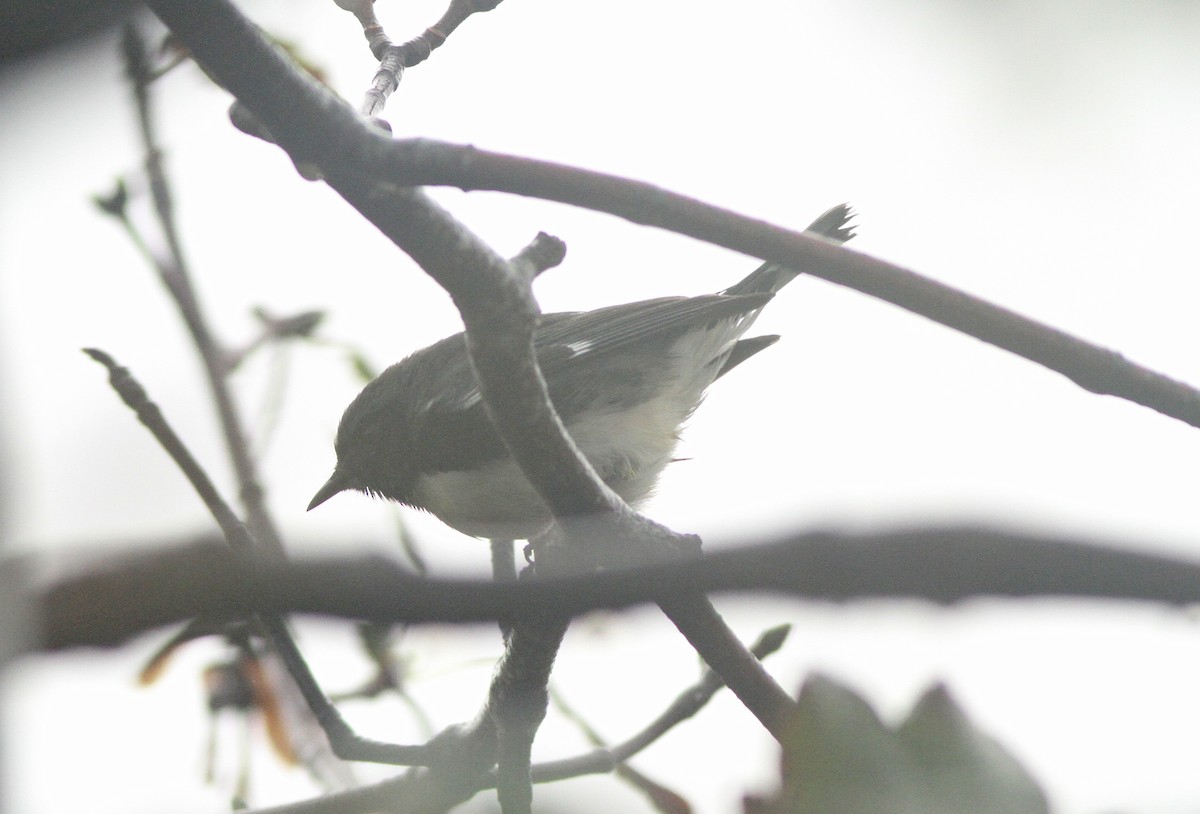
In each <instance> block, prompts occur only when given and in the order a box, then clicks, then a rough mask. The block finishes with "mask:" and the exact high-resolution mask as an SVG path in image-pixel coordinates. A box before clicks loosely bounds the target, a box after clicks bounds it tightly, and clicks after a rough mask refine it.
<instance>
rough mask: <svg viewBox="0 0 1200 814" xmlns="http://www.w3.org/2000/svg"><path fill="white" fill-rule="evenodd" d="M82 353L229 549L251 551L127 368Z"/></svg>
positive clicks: (242, 530)
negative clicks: (100, 369)
mask: <svg viewBox="0 0 1200 814" xmlns="http://www.w3.org/2000/svg"><path fill="white" fill-rule="evenodd" d="M83 352H84V353H86V354H87V355H88V356H90V357H91V358H92V359H95V360H96V361H97V362H99V363H100V364H102V365H104V367H105V368H107V369H108V381H109V384H111V385H112V388H113V390H115V391H116V392H117V395H119V396H120V397H121V400H122V401H123V402H125V404H126V406H128V407H129V409H131V410H133V412H134V413H135V414H136V415H137V417H138V421H140V422H142V424H143V425H145V427H146V429H148V430H150V432H151V434H152V435H153V436H154V438H155V440H156V441H158V443H159V445H160V446H162V448H163V449H164V450H166V452H167V454H168V455H170V456H171V460H173V461H174V462H175V465H176V466H178V467H179V468H180V469H181V470H182V471H183V474H184V476H186V477H187V479H188V482H189V483H190V484H191V485H192V488H193V489H195V490H196V493H197V494H198V495H200V499H201V500H203V501H204V505H205V506H206V507H207V508H208V511H209V513H210V514H211V515H212V516H213V519H214V520H216V521H217V525H218V526H220V527H221V531H222V533H223V534H224V535H225V539H226V541H227V542H228V543H229V545H230V547H231V548H232V549H233V550H234V551H237V552H241V553H243V554H250V553H251V552H253V551H254V541H253V539H251V537H250V533H249V532H248V531H247V530H246V527H245V526H244V525H242V521H241V520H239V519H238V517H237V515H235V514H234V513H233V509H231V508H229V504H228V503H226V502H225V499H224V498H222V497H221V495H220V493H219V492H218V491H217V487H216V486H214V485H213V482H212V481H211V480H210V479H209V477H208V473H207V472H205V471H204V468H203V467H201V466H200V464H199V463H198V462H197V461H196V459H195V458H194V457H193V456H192V453H191V452H190V451H189V450H188V448H187V446H186V445H185V444H184V443H183V441H182V440H181V439H180V438H179V436H178V435H176V434H175V431H174V430H173V429H171V425H170V424H168V423H167V420H166V419H165V418H164V417H163V414H162V411H161V410H159V409H158V405H157V404H155V403H154V402H153V401H151V400H150V397H149V396H148V395H146V390H145V389H144V388H143V387H142V386H141V384H139V383H138V381H137V379H135V378H134V377H133V374H131V373H130V372H129V370H128V369H127V368H124V367H121V366H120V365H118V364H117V363H116V362H115V361H114V360H113V358H112V357H111V356H109V355H108V354H107V353H105V352H104V351H102V350H97V349H96V348H85V349H84V351H83Z"/></svg>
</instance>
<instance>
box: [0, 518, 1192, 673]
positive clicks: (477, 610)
mask: <svg viewBox="0 0 1200 814" xmlns="http://www.w3.org/2000/svg"><path fill="white" fill-rule="evenodd" d="M1145 548H1146V546H1144V545H1130V546H1129V550H1118V549H1115V548H1108V547H1101V546H1098V545H1093V544H1089V543H1086V542H1081V541H1078V540H1067V539H1053V538H1047V537H1038V536H1033V535H1028V534H1021V533H1017V532H1009V531H1001V530H995V529H989V528H979V527H954V528H927V529H906V530H899V531H891V532H879V533H874V534H837V533H832V532H810V533H797V534H793V535H790V536H788V537H784V538H782V539H779V540H776V541H774V542H768V543H761V544H757V545H750V546H747V547H744V548H738V549H737V550H733V551H719V552H716V553H712V554H709V555H707V556H706V557H704V558H703V559H697V560H688V561H684V562H677V563H667V564H662V565H657V566H648V567H644V568H638V569H635V570H630V571H608V572H603V573H597V574H589V575H586V576H575V577H559V578H555V579H546V580H542V579H538V580H522V581H520V582H516V583H502V584H500V583H494V582H489V581H485V582H481V581H475V580H445V579H427V578H423V577H418V576H415V575H413V574H412V573H411V572H410V571H406V570H405V569H403V568H401V567H399V566H398V565H395V564H393V563H391V562H390V561H388V560H382V559H379V558H365V559H362V558H355V559H345V558H343V559H324V560H316V561H310V562H296V563H273V562H266V561H261V560H257V561H253V562H246V561H234V560H233V559H232V557H231V556H230V554H229V552H228V551H226V550H223V549H213V548H211V547H207V548H185V549H178V550H168V551H159V552H151V553H141V554H137V555H130V556H129V557H125V558H110V559H109V560H107V561H106V562H105V563H104V564H103V565H102V566H101V567H98V568H95V569H93V570H91V571H89V572H87V573H83V574H79V575H75V576H71V577H68V578H63V579H61V580H60V581H58V582H56V583H54V584H51V585H49V586H44V587H41V588H36V589H34V588H31V589H30V590H35V591H36V595H34V596H32V597H31V602H32V606H33V607H35V608H37V609H39V610H40V611H41V618H42V619H43V631H42V632H43V636H42V638H41V640H40V641H39V642H37V643H34V644H33V645H31V646H35V647H41V648H42V649H45V650H58V649H63V648H69V647H79V646H82V645H115V644H119V643H121V642H124V641H126V640H128V639H129V638H130V637H131V636H134V635H136V634H138V633H140V632H142V631H145V630H149V629H151V628H154V627H158V626H160V625H165V624H169V623H171V622H177V621H180V620H183V619H189V618H191V617H193V616H197V615H208V616H213V617H222V616H224V617H233V616H241V615H244V614H246V613H248V612H251V611H254V610H262V611H281V612H282V611H287V612H303V613H319V614H327V615H331V616H340V617H344V618H347V619H369V620H373V621H379V622H409V623H418V622H489V621H495V620H497V619H501V618H511V617H512V616H514V615H518V614H522V613H554V614H560V615H563V616H573V615H577V614H580V613H583V612H586V611H589V610H595V609H597V608H622V607H629V606H631V605H635V604H639V603H643V602H651V601H659V600H661V599H662V597H664V596H670V595H672V594H675V593H681V592H683V593H686V592H688V591H691V590H694V589H695V587H696V586H699V587H701V588H702V589H704V590H705V591H710V592H712V591H760V592H770V593H778V594H785V595H790V596H794V597H800V598H806V599H819V600H835V601H846V600H854V599H862V598H880V597H888V598H916V599H925V600H928V601H930V602H935V603H938V604H951V603H955V602H959V601H962V600H965V599H970V598H973V597H980V596H996V597H1030V596H1059V597H1088V598H1093V599H1124V600H1142V601H1152V602H1165V603H1170V604H1177V605H1183V604H1191V603H1194V602H1198V601H1200V563H1197V562H1194V561H1189V560H1184V559H1179V558H1175V557H1167V556H1162V555H1155V554H1146V553H1134V552H1135V551H1137V550H1141V549H1145ZM35 562H36V561H35ZM22 565H25V566H27V567H29V568H30V570H29V571H28V573H37V571H38V569H37V568H34V567H33V564H32V563H28V562H22V561H11V560H10V561H7V562H5V563H4V568H6V569H7V568H12V567H21V566H22Z"/></svg>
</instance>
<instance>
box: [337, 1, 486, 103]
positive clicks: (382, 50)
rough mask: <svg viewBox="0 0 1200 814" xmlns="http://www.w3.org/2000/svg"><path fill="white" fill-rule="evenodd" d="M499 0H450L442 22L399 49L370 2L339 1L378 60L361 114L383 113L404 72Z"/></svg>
mask: <svg viewBox="0 0 1200 814" xmlns="http://www.w3.org/2000/svg"><path fill="white" fill-rule="evenodd" d="M501 2H502V0H450V5H449V6H448V7H447V8H446V11H445V12H444V13H443V14H442V17H441V19H439V20H438V21H437V22H436V23H434V24H433V25H431V26H430V27H429V28H427V29H425V30H424V31H423V32H421V33H420V34H418V35H417V36H416V37H414V38H413V39H411V40H409V41H408V42H406V43H404V44H402V45H396V44H395V43H393V42H392V41H391V39H390V38H389V37H388V35H387V34H386V33H384V30H383V25H382V24H381V23H380V22H379V18H378V17H376V16H375V4H374V2H373V0H338V5H339V6H341V7H342V8H344V9H346V11H349V12H350V13H352V14H353V15H354V16H355V17H357V18H358V22H359V24H360V25H362V28H363V35H364V36H366V38H367V45H369V46H370V48H371V53H372V54H374V55H375V58H376V59H378V60H379V69H378V71H376V73H375V77H374V78H373V79H372V80H371V87H370V89H368V90H367V92H366V95H365V97H364V99H363V103H362V107H361V108H360V110H361V111H362V114H363V115H364V116H366V117H367V118H373V117H375V116H378V115H379V114H380V113H382V112H383V108H384V106H385V105H386V104H387V100H388V97H389V96H391V95H392V93H394V92H395V90H396V88H397V87H399V85H400V78H401V77H402V76H403V75H404V69H405V68H411V67H413V66H414V65H418V64H420V63H421V62H424V61H425V60H426V59H428V58H429V56H430V54H432V53H433V51H434V49H435V48H438V47H439V46H441V45H442V43H444V42H445V41H446V38H447V37H449V36H450V35H451V34H452V33H454V30H455V29H456V28H458V27H459V26H460V25H462V23H463V22H464V21H465V20H466V19H467V18H468V17H470V16H471V15H472V14H476V13H478V12H482V11H491V10H492V9H494V8H495V7H496V6H498V5H500V3H501Z"/></svg>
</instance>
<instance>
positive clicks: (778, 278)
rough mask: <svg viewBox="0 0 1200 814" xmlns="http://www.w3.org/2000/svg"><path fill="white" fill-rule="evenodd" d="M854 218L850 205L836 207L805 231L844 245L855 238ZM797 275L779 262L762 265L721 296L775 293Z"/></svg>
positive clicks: (796, 272)
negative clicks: (851, 221)
mask: <svg viewBox="0 0 1200 814" xmlns="http://www.w3.org/2000/svg"><path fill="white" fill-rule="evenodd" d="M853 217H854V210H852V209H851V208H850V204H844V203H843V204H838V205H837V206H835V207H833V208H832V209H830V210H829V211H827V212H825V214H823V215H821V217H819V218H817V219H816V220H814V221H813V222H812V223H810V224H809V225H808V228H807V229H805V230H804V231H805V232H811V233H812V234H815V235H820V236H821V237H824V238H827V239H829V240H833V241H836V242H837V243H845V242H846V241H847V240H849V239H850V238H852V237H854V225H853V224H852V223H850V220H851V219H852V218H853ZM799 274H800V272H799V271H797V270H796V269H793V268H788V267H787V266H781V265H779V264H778V263H763V264H762V265H761V266H759V267H758V268H756V269H755V270H754V271H752V272H751V273H750V276H748V277H746V278H745V279H744V280H742V281H741V282H740V283H736V284H734V285H732V286H730V287H729V288H727V289H725V290H724V291H722V292H721V293H722V294H774V293H775V292H776V291H778V290H779V289H781V288H783V287H784V286H785V285H787V284H788V283H790V282H791V281H792V280H794V279H796V277H797V276H798V275H799Z"/></svg>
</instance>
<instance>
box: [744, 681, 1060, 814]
mask: <svg viewBox="0 0 1200 814" xmlns="http://www.w3.org/2000/svg"><path fill="white" fill-rule="evenodd" d="M798 707H799V708H798V713H797V717H796V721H795V724H794V727H795V728H794V734H793V735H792V736H791V737H789V738H788V739H787V740H786V741H785V743H784V745H783V747H784V754H783V765H782V775H783V777H782V784H781V788H780V791H779V794H778V795H777V796H776V797H775V798H774V799H770V800H747V803H746V811H747V812H753V813H754V814H968V813H969V814H1045V813H1046V812H1047V811H1048V810H1049V808H1048V805H1047V802H1046V797H1045V794H1044V793H1043V792H1042V790H1041V789H1040V787H1039V786H1038V784H1037V782H1036V781H1034V779H1033V778H1032V777H1031V776H1030V775H1029V774H1028V773H1027V772H1026V771H1025V770H1024V768H1022V767H1021V765H1020V764H1019V763H1018V762H1017V760H1016V759H1015V758H1014V757H1012V755H1010V754H1009V753H1008V752H1007V751H1005V749H1004V748H1003V747H1002V746H1000V744H999V743H997V742H996V741H995V740H994V739H992V738H991V737H989V736H988V735H985V734H984V733H982V732H980V731H979V730H978V729H976V728H975V727H974V725H972V724H971V722H970V721H969V720H968V719H967V717H966V716H965V715H964V714H963V712H962V710H961V709H959V707H958V706H957V705H956V704H955V703H954V702H953V700H951V698H950V696H949V694H948V693H947V692H946V689H945V688H944V687H942V686H937V687H934V688H932V689H931V690H929V691H928V692H927V693H925V695H924V696H922V698H921V700H920V701H918V702H917V705H916V706H915V707H914V709H913V711H912V713H911V714H910V715H909V717H908V719H907V720H906V721H904V723H903V724H901V725H900V727H899V728H898V729H894V730H893V729H891V728H889V727H888V726H886V725H885V724H884V723H883V722H882V721H881V720H880V719H879V716H878V715H876V714H875V711H874V710H873V709H871V707H870V706H869V705H868V704H867V703H866V701H864V700H863V699H862V698H861V697H860V696H858V695H857V694H855V693H854V692H853V691H851V690H850V689H848V688H846V687H844V686H842V685H841V684H838V683H837V682H835V681H833V680H832V679H830V678H828V677H825V676H821V675H814V676H811V677H810V678H809V679H808V680H807V681H806V682H805V684H804V687H803V688H802V689H801V691H800V698H799V700H798Z"/></svg>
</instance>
